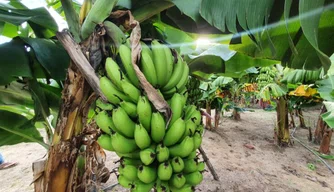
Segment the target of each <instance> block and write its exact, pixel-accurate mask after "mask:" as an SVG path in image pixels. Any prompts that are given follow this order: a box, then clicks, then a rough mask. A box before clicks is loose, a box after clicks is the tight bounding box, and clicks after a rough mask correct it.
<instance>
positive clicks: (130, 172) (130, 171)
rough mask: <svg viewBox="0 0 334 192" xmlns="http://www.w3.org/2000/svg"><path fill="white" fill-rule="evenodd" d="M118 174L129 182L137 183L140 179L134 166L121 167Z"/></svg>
mask: <svg viewBox="0 0 334 192" xmlns="http://www.w3.org/2000/svg"><path fill="white" fill-rule="evenodd" d="M118 172H119V173H120V174H121V175H123V176H124V177H125V178H126V179H128V180H129V181H136V180H137V179H138V177H137V173H138V169H137V167H136V166H134V165H121V166H120V167H119V168H118Z"/></svg>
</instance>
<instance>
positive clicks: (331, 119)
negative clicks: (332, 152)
mask: <svg viewBox="0 0 334 192" xmlns="http://www.w3.org/2000/svg"><path fill="white" fill-rule="evenodd" d="M324 105H325V107H326V109H327V112H326V113H324V114H322V115H321V117H322V119H323V120H324V121H325V122H326V123H327V125H328V126H329V127H330V128H332V129H334V102H330V101H324Z"/></svg>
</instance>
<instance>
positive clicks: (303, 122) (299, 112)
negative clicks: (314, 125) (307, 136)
mask: <svg viewBox="0 0 334 192" xmlns="http://www.w3.org/2000/svg"><path fill="white" fill-rule="evenodd" d="M297 112H298V117H299V126H300V127H301V128H306V125H305V119H304V115H303V111H302V109H298V110H297Z"/></svg>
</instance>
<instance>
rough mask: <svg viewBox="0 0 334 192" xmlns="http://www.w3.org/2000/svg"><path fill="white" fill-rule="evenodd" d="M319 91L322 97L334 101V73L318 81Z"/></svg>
mask: <svg viewBox="0 0 334 192" xmlns="http://www.w3.org/2000/svg"><path fill="white" fill-rule="evenodd" d="M317 85H318V86H319V88H318V92H319V94H320V96H321V98H323V99H325V100H327V101H331V102H334V75H330V76H328V77H327V78H326V79H324V80H321V81H318V82H317Z"/></svg>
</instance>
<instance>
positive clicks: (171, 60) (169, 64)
mask: <svg viewBox="0 0 334 192" xmlns="http://www.w3.org/2000/svg"><path fill="white" fill-rule="evenodd" d="M162 48H163V50H164V52H165V55H166V61H165V65H166V67H167V71H166V73H167V75H166V79H167V81H169V79H170V78H171V76H172V74H173V64H174V57H173V54H172V51H171V50H170V49H169V47H168V46H167V45H164V44H162Z"/></svg>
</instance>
